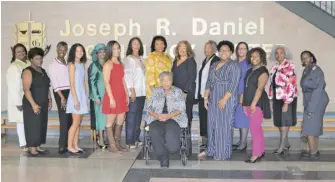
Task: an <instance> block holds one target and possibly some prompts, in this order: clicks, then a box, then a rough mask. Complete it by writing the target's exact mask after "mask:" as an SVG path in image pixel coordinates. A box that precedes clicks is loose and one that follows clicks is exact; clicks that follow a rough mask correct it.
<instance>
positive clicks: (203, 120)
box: [199, 98, 207, 137]
mask: <svg viewBox="0 0 335 182" xmlns="http://www.w3.org/2000/svg"><path fill="white" fill-rule="evenodd" d="M204 104H205V100H204V98H199V120H200V136H202V137H207V110H206V108H205V106H204Z"/></svg>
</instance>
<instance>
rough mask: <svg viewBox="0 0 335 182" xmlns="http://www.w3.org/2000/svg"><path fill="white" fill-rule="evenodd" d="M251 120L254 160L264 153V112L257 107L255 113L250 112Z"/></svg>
mask: <svg viewBox="0 0 335 182" xmlns="http://www.w3.org/2000/svg"><path fill="white" fill-rule="evenodd" d="M248 115H249V120H250V131H251V136H252V160H254V159H256V158H257V157H260V156H262V155H263V153H264V151H265V149H264V135H263V129H262V121H263V112H262V110H261V109H260V108H259V107H256V112H255V113H254V114H251V113H250V112H249V113H248Z"/></svg>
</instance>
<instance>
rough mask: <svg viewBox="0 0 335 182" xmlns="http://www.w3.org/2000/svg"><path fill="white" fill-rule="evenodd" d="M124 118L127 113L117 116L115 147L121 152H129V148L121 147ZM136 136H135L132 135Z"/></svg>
mask: <svg viewBox="0 0 335 182" xmlns="http://www.w3.org/2000/svg"><path fill="white" fill-rule="evenodd" d="M124 117H125V113H122V114H118V115H117V116H116V125H115V135H114V138H115V145H116V148H118V149H119V150H120V151H122V152H127V151H128V148H124V147H122V145H121V133H122V127H123V123H124ZM132 136H134V135H132Z"/></svg>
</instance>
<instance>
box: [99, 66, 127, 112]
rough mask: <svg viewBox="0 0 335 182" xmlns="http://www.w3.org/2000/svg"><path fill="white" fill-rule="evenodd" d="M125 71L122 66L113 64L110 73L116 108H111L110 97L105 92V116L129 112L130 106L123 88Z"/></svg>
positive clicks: (103, 110)
mask: <svg viewBox="0 0 335 182" xmlns="http://www.w3.org/2000/svg"><path fill="white" fill-rule="evenodd" d="M123 78H124V69H123V65H122V64H115V63H113V69H112V71H111V72H110V79H109V84H110V87H111V90H112V94H113V97H114V99H115V104H116V107H115V108H111V107H110V105H109V97H108V94H107V92H105V95H104V98H103V101H102V113H104V114H121V113H125V112H128V105H127V102H126V99H127V98H126V97H127V95H126V91H125V89H124V86H123V82H122V81H123Z"/></svg>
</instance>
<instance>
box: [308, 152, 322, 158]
mask: <svg viewBox="0 0 335 182" xmlns="http://www.w3.org/2000/svg"><path fill="white" fill-rule="evenodd" d="M319 157H320V152H319V151H317V152H315V153H309V158H312V159H318V158H319Z"/></svg>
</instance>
